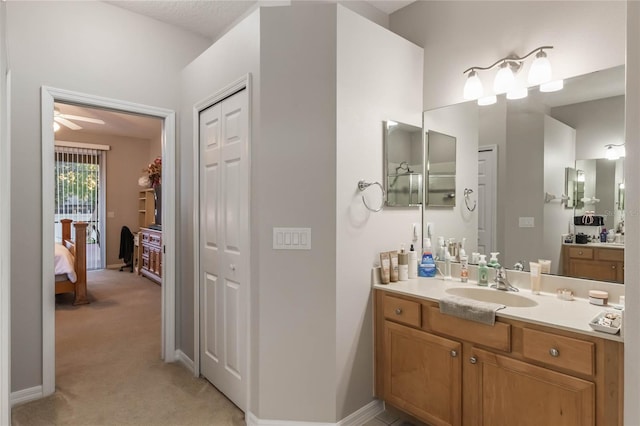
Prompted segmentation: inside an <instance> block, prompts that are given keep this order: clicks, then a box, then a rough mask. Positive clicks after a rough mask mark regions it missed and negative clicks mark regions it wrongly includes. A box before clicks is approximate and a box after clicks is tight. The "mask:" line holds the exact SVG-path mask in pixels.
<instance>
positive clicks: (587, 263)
mask: <svg viewBox="0 0 640 426" xmlns="http://www.w3.org/2000/svg"><path fill="white" fill-rule="evenodd" d="M562 264H563V265H562V267H563V272H562V273H563V275H566V276H568V277H575V278H586V279H591V280H598V281H609V282H618V283H623V282H624V249H623V248H606V247H598V246H587V245H586V244H564V245H563V246H562Z"/></svg>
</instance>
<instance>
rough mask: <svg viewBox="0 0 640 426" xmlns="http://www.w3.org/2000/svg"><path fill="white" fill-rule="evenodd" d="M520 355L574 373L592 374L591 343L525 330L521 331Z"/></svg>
mask: <svg viewBox="0 0 640 426" xmlns="http://www.w3.org/2000/svg"><path fill="white" fill-rule="evenodd" d="M522 354H523V355H524V357H525V358H529V359H532V360H536V361H540V362H544V363H545V364H549V365H552V366H556V367H560V368H564V369H566V370H571V371H575V372H576V373H581V374H587V375H590V376H592V375H593V374H594V358H595V355H594V354H595V345H594V344H593V343H592V342H587V341H584V340H578V339H574V338H571V337H565V336H558V335H555V334H551V333H545V332H544V331H537V330H530V329H527V328H525V329H523V330H522Z"/></svg>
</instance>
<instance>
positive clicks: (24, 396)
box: [11, 385, 44, 407]
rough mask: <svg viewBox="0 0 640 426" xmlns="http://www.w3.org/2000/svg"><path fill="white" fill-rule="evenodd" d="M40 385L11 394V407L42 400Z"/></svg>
mask: <svg viewBox="0 0 640 426" xmlns="http://www.w3.org/2000/svg"><path fill="white" fill-rule="evenodd" d="M43 397H44V394H43V393H42V385H39V386H34V387H32V388H27V389H22V390H19V391H15V392H11V406H12V407H13V406H14V405H17V404H23V403H25V402H30V401H35V400H36V399H40V398H43Z"/></svg>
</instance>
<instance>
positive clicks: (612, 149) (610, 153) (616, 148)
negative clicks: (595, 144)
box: [604, 143, 626, 160]
mask: <svg viewBox="0 0 640 426" xmlns="http://www.w3.org/2000/svg"><path fill="white" fill-rule="evenodd" d="M604 147H605V148H606V149H607V150H606V151H605V154H604V156H605V158H606V159H607V160H617V159H618V158H620V157H624V156H625V155H626V150H625V149H624V144H623V143H621V144H617V145H616V144H613V143H609V144H606V145H605V146H604Z"/></svg>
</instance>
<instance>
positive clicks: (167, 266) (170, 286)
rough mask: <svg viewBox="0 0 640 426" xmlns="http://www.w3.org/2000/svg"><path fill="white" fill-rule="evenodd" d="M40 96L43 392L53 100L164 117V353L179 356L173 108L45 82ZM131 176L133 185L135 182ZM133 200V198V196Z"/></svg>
mask: <svg viewBox="0 0 640 426" xmlns="http://www.w3.org/2000/svg"><path fill="white" fill-rule="evenodd" d="M41 96H42V105H41V112H42V118H41V119H42V188H43V191H42V393H43V396H47V395H50V394H52V393H53V392H54V391H55V291H54V289H55V287H54V273H53V271H54V268H53V256H52V255H51V250H52V247H53V244H54V237H53V211H54V199H53V198H54V195H53V191H45V190H44V188H46V185H48V184H49V182H50V181H51V177H52V176H53V174H54V149H53V146H54V132H53V126H52V125H51V123H53V107H54V105H53V104H54V102H71V103H75V104H81V105H86V106H89V107H98V108H108V109H113V110H117V111H122V112H130V113H136V114H144V115H149V116H153V117H158V118H160V119H162V120H163V123H164V124H163V136H162V163H163V164H162V191H163V198H164V199H165V200H166V202H165V203H163V209H162V223H163V224H165V226H164V227H163V230H162V242H163V245H164V248H165V254H164V259H163V262H162V265H163V274H162V275H163V277H162V346H161V348H162V349H161V351H162V354H161V356H162V359H164V361H165V362H173V361H175V352H176V350H175V347H176V345H175V330H176V316H175V313H176V308H175V305H176V292H175V285H176V283H175V253H176V238H175V229H176V224H175V205H176V203H175V198H176V191H175V187H176V176H175V170H176V161H175V159H176V154H175V153H176V114H175V112H174V111H171V110H168V109H164V108H157V107H153V106H147V105H141V104H136V103H131V102H126V101H121V100H117V99H110V98H104V97H100V96H94V95H89V94H85V93H79V92H72V91H69V90H63V89H56V88H52V87H47V86H43V87H42V90H41ZM136 184H137V183H136V182H132V185H136ZM132 202H133V201H132Z"/></svg>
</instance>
